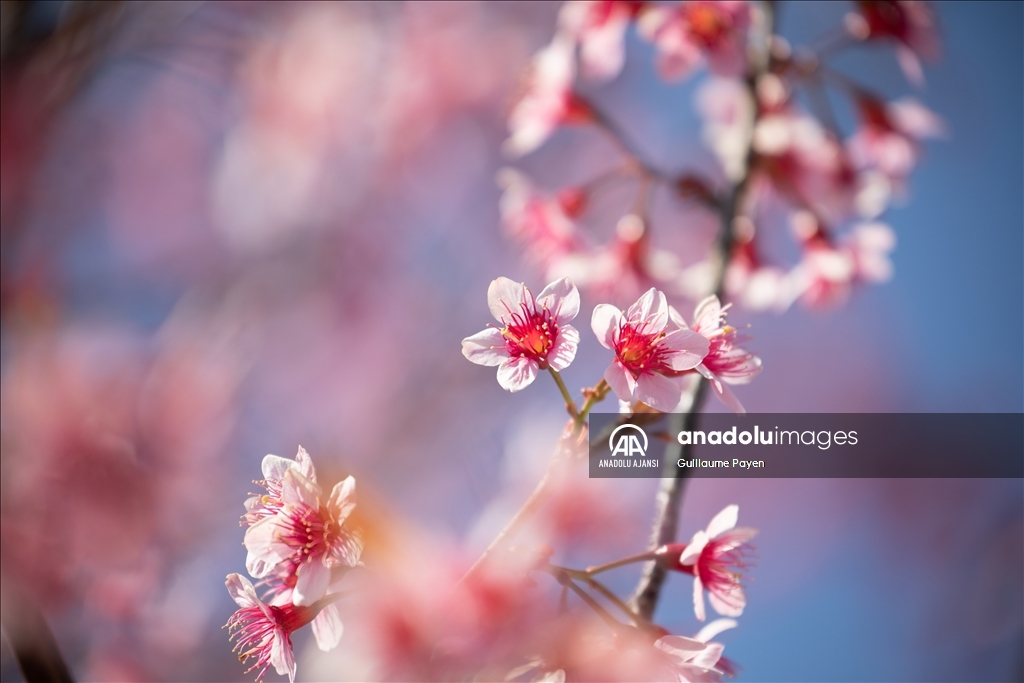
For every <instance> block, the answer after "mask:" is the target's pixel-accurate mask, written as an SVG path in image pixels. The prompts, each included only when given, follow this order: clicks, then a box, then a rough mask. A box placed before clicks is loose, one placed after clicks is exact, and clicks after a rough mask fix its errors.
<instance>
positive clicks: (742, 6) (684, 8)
mask: <svg viewBox="0 0 1024 683" xmlns="http://www.w3.org/2000/svg"><path fill="white" fill-rule="evenodd" d="M749 25H750V6H749V5H748V4H747V3H746V2H744V1H742V0H739V1H732V0H726V1H723V2H710V1H708V0H688V1H687V2H683V3H681V4H680V5H678V6H672V7H670V6H667V5H648V6H646V7H645V8H644V9H643V11H642V12H641V13H640V18H639V20H638V27H639V30H640V34H641V35H642V36H643V37H644V38H646V39H647V40H649V41H651V42H653V43H654V44H655V47H656V48H657V50H658V72H659V73H660V74H661V76H662V78H665V79H667V80H679V79H682V78H685V77H687V76H689V75H690V74H691V73H692V72H693V71H694V69H696V68H697V67H698V66H699V65H700V64H701V62H703V61H704V60H706V61H707V64H708V68H709V69H710V70H711V72H712V73H714V74H716V75H718V76H741V75H742V74H743V72H744V71H745V69H746V66H747V57H746V42H747V28H748V26H749Z"/></svg>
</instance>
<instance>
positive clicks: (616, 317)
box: [590, 304, 623, 349]
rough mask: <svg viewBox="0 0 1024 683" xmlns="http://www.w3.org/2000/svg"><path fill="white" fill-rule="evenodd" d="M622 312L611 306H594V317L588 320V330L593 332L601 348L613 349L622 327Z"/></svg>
mask: <svg viewBox="0 0 1024 683" xmlns="http://www.w3.org/2000/svg"><path fill="white" fill-rule="evenodd" d="M622 323H623V318H622V311H620V310H619V309H617V308H615V306H612V305H611V304H598V305H597V306H594V315H592V316H591V318H590V329H592V330H593V331H594V335H595V336H596V337H597V340H598V341H599V342H601V346H603V347H605V348H606V349H612V348H615V342H616V341H617V340H618V338H619V328H621V327H622Z"/></svg>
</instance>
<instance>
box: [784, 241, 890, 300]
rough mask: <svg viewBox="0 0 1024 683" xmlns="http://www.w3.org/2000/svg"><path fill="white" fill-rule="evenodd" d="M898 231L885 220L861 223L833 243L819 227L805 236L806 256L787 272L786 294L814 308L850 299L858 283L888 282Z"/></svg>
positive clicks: (804, 247)
mask: <svg viewBox="0 0 1024 683" xmlns="http://www.w3.org/2000/svg"><path fill="white" fill-rule="evenodd" d="M895 246H896V235H895V233H894V232H893V231H892V229H891V228H890V227H889V226H888V225H886V224H884V223H877V222H874V223H861V224H859V225H857V226H855V227H854V228H853V230H852V231H851V232H850V233H849V234H848V235H847V236H845V237H844V238H843V239H841V240H839V241H838V242H837V243H833V241H832V240H831V239H829V237H828V236H827V235H826V234H825V233H824V232H823V231H820V228H819V229H818V231H816V232H814V233H813V234H811V236H810V237H806V238H805V239H804V240H803V256H802V258H801V260H800V263H798V264H797V265H796V266H794V267H793V269H792V270H791V271H790V272H789V273H788V274H787V275H786V281H785V284H784V289H785V294H784V297H785V299H786V301H787V302H789V303H792V302H793V301H794V300H796V299H800V300H801V302H802V303H803V304H804V305H805V306H808V307H810V308H831V307H834V306H837V305H839V304H841V303H843V302H844V301H846V300H847V299H848V298H849V296H850V293H851V292H852V291H853V286H854V285H855V284H857V283H860V282H863V283H875V282H885V281H887V280H889V279H890V278H891V277H892V262H891V261H890V259H889V253H890V252H891V251H892V250H893V249H894V248H895Z"/></svg>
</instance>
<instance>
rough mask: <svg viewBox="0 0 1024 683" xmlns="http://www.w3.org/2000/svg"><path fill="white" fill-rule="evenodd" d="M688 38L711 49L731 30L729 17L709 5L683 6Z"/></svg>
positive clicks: (692, 4) (691, 4)
mask: <svg viewBox="0 0 1024 683" xmlns="http://www.w3.org/2000/svg"><path fill="white" fill-rule="evenodd" d="M682 11H683V14H684V16H685V17H686V23H687V25H688V26H689V29H690V37H691V38H692V39H693V41H694V42H695V43H700V44H701V45H702V46H703V47H705V48H713V47H715V46H716V45H718V44H719V43H721V42H722V41H723V40H725V38H726V35H727V34H728V33H729V31H730V30H731V29H732V19H731V17H730V16H729V15H728V14H726V13H725V12H723V11H722V10H721V9H719V8H718V7H715V6H714V5H713V4H711V3H690V4H687V5H684V6H683V9H682Z"/></svg>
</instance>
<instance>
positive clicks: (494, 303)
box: [487, 277, 529, 323]
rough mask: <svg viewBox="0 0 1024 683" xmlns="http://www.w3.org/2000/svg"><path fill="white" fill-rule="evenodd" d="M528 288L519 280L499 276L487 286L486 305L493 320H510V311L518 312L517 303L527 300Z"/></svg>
mask: <svg viewBox="0 0 1024 683" xmlns="http://www.w3.org/2000/svg"><path fill="white" fill-rule="evenodd" d="M528 291H529V290H527V289H526V285H524V284H523V283H521V282H515V281H513V280H509V279H508V278H507V277H499V278H497V279H495V280H492V281H491V284H490V285H489V286H488V287H487V307H488V308H489V309H491V315H493V316H494V319H495V320H498V321H499V322H501V323H505V322H507V321H508V320H511V315H510V313H517V312H519V310H520V308H519V305H520V304H521V303H523V302H524V301H528V300H529V296H528V294H527V292H528Z"/></svg>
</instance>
